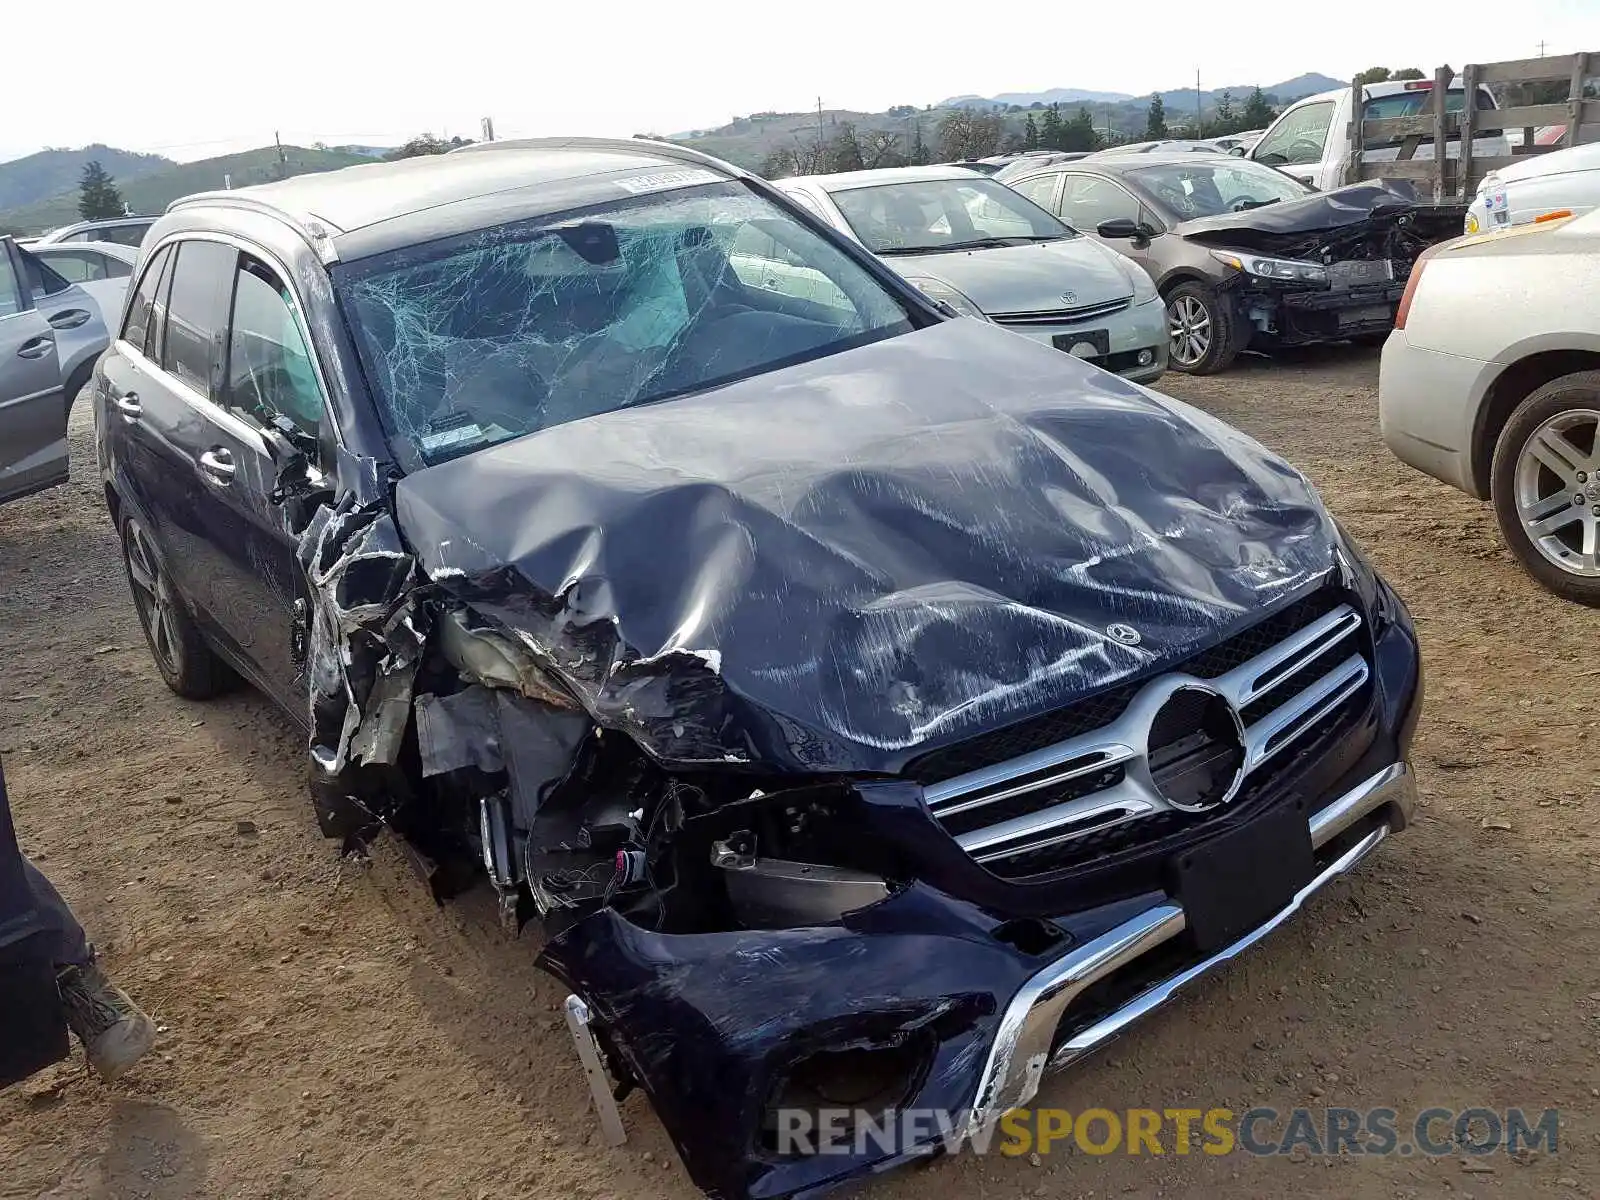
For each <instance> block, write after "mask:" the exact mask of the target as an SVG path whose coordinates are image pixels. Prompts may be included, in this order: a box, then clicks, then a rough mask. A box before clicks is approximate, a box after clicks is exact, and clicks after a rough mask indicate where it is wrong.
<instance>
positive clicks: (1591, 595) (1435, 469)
mask: <svg viewBox="0 0 1600 1200" xmlns="http://www.w3.org/2000/svg"><path fill="white" fill-rule="evenodd" d="M1378 411H1379V418H1380V421H1381V424H1382V427H1383V438H1384V441H1385V442H1387V443H1388V446H1389V449H1390V450H1392V451H1394V453H1395V454H1396V455H1397V456H1398V457H1399V458H1401V459H1402V460H1404V461H1405V462H1407V463H1409V464H1411V465H1412V466H1414V467H1416V468H1417V469H1418V470H1421V471H1425V472H1427V473H1428V474H1429V475H1432V476H1434V477H1435V478H1438V479H1442V480H1444V481H1445V482H1446V483H1448V484H1451V485H1453V486H1454V487H1458V488H1460V489H1461V490H1462V491H1464V492H1466V493H1468V494H1469V495H1472V496H1476V497H1477V498H1478V499H1480V500H1492V501H1493V503H1494V508H1495V515H1496V517H1497V518H1498V520H1499V522H1500V529H1501V532H1502V533H1503V535H1504V536H1505V539H1506V544H1507V546H1509V547H1510V549H1511V551H1512V553H1513V554H1515V555H1516V556H1517V558H1518V559H1519V560H1520V561H1521V562H1522V565H1523V566H1524V567H1525V568H1526V569H1527V571H1528V573H1529V574H1530V575H1532V576H1533V577H1534V578H1535V579H1537V580H1538V581H1539V582H1540V583H1542V584H1543V585H1544V586H1545V587H1547V588H1549V589H1550V590H1551V591H1553V592H1555V593H1557V594H1558V595H1561V596H1565V597H1566V598H1567V599H1570V600H1576V601H1578V602H1580V603H1583V604H1591V605H1600V212H1591V213H1590V214H1589V215H1588V216H1585V217H1577V218H1567V219H1562V220H1557V221H1548V222H1544V223H1540V224H1530V225H1519V226H1514V227H1512V228H1510V229H1507V230H1505V231H1503V232H1499V233H1487V234H1478V235H1475V236H1468V237H1462V238H1457V239H1455V240H1454V241H1450V242H1443V243H1440V244H1439V245H1437V246H1435V247H1433V248H1432V249H1430V250H1428V251H1427V252H1426V253H1425V254H1424V255H1423V256H1422V257H1421V258H1420V259H1418V261H1417V264H1416V266H1415V267H1413V268H1412V271H1411V278H1410V280H1409V282H1408V283H1407V285H1406V291H1405V295H1404V296H1403V298H1402V299H1401V301H1400V307H1399V312H1398V314H1397V316H1396V319H1395V329H1394V332H1393V333H1391V334H1390V335H1389V340H1388V341H1387V342H1386V343H1385V344H1384V347H1383V365H1382V368H1381V372H1380V376H1379V382H1378Z"/></svg>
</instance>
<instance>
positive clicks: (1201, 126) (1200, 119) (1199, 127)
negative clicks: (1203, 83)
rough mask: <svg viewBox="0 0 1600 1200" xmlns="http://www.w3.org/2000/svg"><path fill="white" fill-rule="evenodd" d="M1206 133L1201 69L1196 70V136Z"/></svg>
mask: <svg viewBox="0 0 1600 1200" xmlns="http://www.w3.org/2000/svg"><path fill="white" fill-rule="evenodd" d="M1204 132H1205V117H1204V109H1203V108H1202V106H1201V101H1200V68H1199V67H1196V68H1195V69H1194V136H1195V137H1196V138H1198V137H1199V136H1200V135H1201V134H1202V133H1204Z"/></svg>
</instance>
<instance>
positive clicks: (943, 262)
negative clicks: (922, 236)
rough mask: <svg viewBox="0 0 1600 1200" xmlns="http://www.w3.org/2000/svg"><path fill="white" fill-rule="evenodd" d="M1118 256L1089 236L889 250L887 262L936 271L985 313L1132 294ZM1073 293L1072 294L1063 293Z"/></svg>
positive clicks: (911, 271)
mask: <svg viewBox="0 0 1600 1200" xmlns="http://www.w3.org/2000/svg"><path fill="white" fill-rule="evenodd" d="M1117 258H1118V256H1117V255H1116V254H1114V253H1112V252H1111V251H1108V250H1105V249H1103V248H1102V247H1100V246H1099V245H1098V244H1097V243H1095V242H1094V241H1092V240H1090V239H1089V238H1086V237H1076V238H1067V239H1065V240H1063V241H1059V242H1038V243H1035V244H1033V245H1028V246H997V247H993V248H991V249H988V250H954V251H949V252H946V253H941V254H891V255H886V256H885V257H884V262H886V263H888V264H889V266H891V267H892V268H894V269H895V270H896V271H898V272H900V273H901V274H902V275H932V276H933V277H934V278H936V279H941V280H943V281H944V282H945V283H948V284H950V285H951V286H952V287H954V288H957V289H958V290H960V291H961V292H963V293H964V294H965V295H967V296H968V297H970V298H971V300H972V301H973V303H975V304H976V305H977V306H978V307H979V308H981V309H982V310H983V311H984V312H986V313H991V314H992V313H1018V312H1050V311H1054V310H1056V309H1062V308H1080V307H1082V306H1084V305H1088V304H1104V303H1106V302H1107V301H1110V300H1121V299H1123V298H1125V297H1128V296H1131V295H1133V283H1132V281H1131V280H1129V278H1128V275H1127V272H1126V271H1124V270H1123V269H1122V267H1121V266H1120V265H1119V263H1118V261H1117ZM1067 292H1071V293H1072V299H1070V300H1068V299H1066V298H1065V296H1064V293H1067Z"/></svg>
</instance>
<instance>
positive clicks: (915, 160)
mask: <svg viewBox="0 0 1600 1200" xmlns="http://www.w3.org/2000/svg"><path fill="white" fill-rule="evenodd" d="M915 128H916V133H915V134H914V135H913V137H912V139H911V154H910V155H909V158H910V159H911V165H912V166H913V167H925V166H927V165H928V163H929V162H931V161H932V160H933V155H932V154H931V153H929V151H928V143H927V142H925V141H923V140H922V122H921V121H918V122H917V124H916V127H915Z"/></svg>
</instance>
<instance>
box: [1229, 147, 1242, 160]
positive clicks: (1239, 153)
mask: <svg viewBox="0 0 1600 1200" xmlns="http://www.w3.org/2000/svg"><path fill="white" fill-rule="evenodd" d="M1228 153H1229V154H1231V155H1233V156H1234V157H1235V158H1243V157H1244V147H1243V146H1235V147H1234V148H1233V149H1232V150H1229V151H1228Z"/></svg>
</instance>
